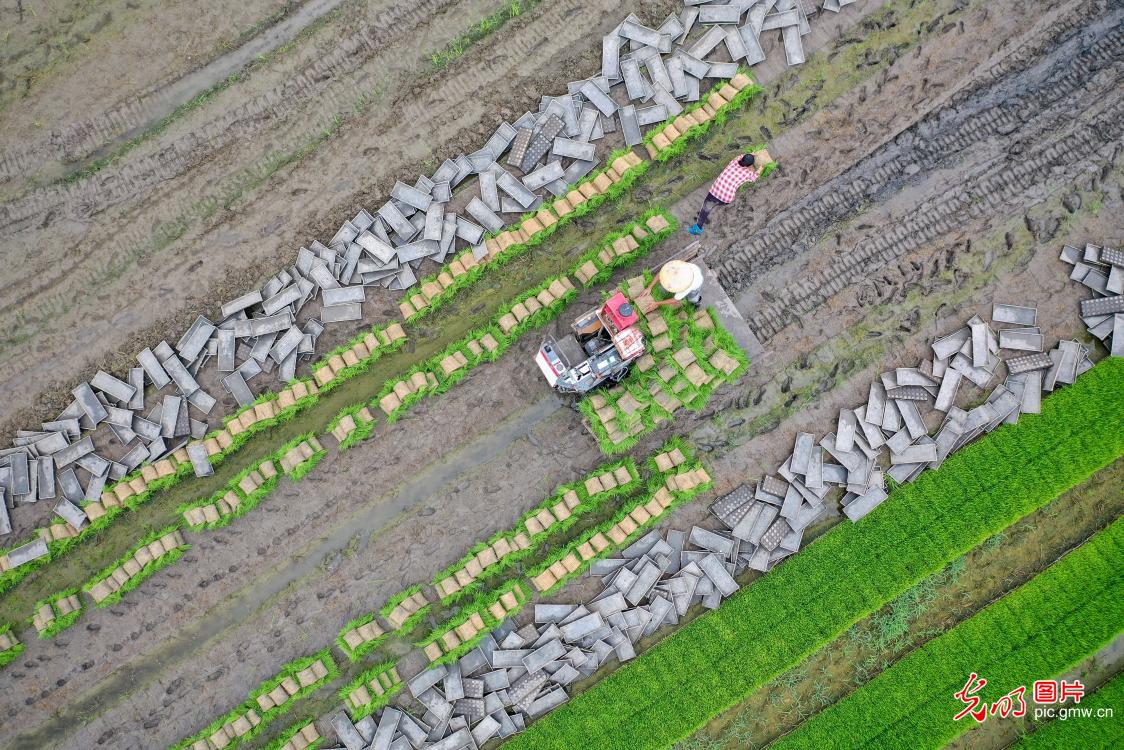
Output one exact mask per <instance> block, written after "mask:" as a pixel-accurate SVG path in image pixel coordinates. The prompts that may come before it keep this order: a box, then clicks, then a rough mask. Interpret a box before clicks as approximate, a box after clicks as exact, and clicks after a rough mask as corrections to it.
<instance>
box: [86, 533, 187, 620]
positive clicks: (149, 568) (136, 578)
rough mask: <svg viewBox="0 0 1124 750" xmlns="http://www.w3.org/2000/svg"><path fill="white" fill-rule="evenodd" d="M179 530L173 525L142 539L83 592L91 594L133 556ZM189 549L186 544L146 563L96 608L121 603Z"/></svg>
mask: <svg viewBox="0 0 1124 750" xmlns="http://www.w3.org/2000/svg"><path fill="white" fill-rule="evenodd" d="M179 528H180V525H179V524H172V525H171V526H166V527H165V528H163V529H160V530H159V531H154V532H152V533H151V534H148V535H147V536H145V537H144V538H143V539H141V541H140V543H139V544H137V545H136V546H135V547H133V548H132V549H131V550H129V551H128V552H126V553H125V554H124V555H122V556H121V557H119V558H117V560H115V561H114V562H112V563H110V564H109V565H107V566H106V567H105V568H103V569H102V571H101V572H100V573H98V574H97V575H96V576H94V577H93V578H91V579H90V580H89V581H88V582H87V583H86V584H85V585H83V586H82V590H83V591H86V592H89V591H90V589H92V588H93V587H94V586H97V585H98V584H99V583H101V582H102V581H104V580H105V579H107V578H109V577H110V575H112V573H113V571H115V570H117V569H118V568H120V567H121V566H122V565H124V564H125V563H127V562H128V561H129V560H132V559H133V556H134V555H135V554H136V553H137V552H138V551H139V550H140V549H141V548H143V547H147V546H148V545H150V544H152V543H153V542H155V541H156V540H157V539H159V538H160V537H162V536H164V535H165V534H171V533H172V532H174V531H178V530H179ZM189 549H191V545H190V544H184V545H181V546H179V547H176V548H175V549H172V550H170V551H167V552H165V553H164V554H162V555H160V556H159V557H157V558H155V559H153V560H152V561H150V562H148V563H146V564H145V565H144V566H143V567H141V569H140V570H138V571H137V572H136V573H134V574H133V575H131V576H129V578H128V580H126V581H125V582H124V583H123V584H121V588H119V589H117V590H116V591H114V592H113V593H112V594H110V595H109V596H107V597H106V598H104V599H102V600H101V601H100V602H97V603H95V604H94V606H95V607H98V608H99V609H104V608H105V607H109V606H112V605H114V604H116V603H117V602H119V601H121V597H123V596H125V594H127V593H129V592H130V591H132V590H133V589H135V588H136V587H137V586H140V585H141V583H143V582H144V580H145V579H146V578H148V577H149V576H151V575H152V574H153V573H155V572H156V571H158V570H160V569H161V568H166V567H168V566H169V565H171V564H172V563H174V562H175V561H176V560H179V559H180V558H181V557H183V555H184V553H185V552H187V550H189Z"/></svg>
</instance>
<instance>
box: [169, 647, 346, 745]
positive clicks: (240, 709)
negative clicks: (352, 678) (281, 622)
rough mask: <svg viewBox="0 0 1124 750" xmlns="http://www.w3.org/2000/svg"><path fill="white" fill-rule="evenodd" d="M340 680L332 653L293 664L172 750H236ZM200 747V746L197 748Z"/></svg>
mask: <svg viewBox="0 0 1124 750" xmlns="http://www.w3.org/2000/svg"><path fill="white" fill-rule="evenodd" d="M338 676H339V669H338V668H337V667H336V663H335V662H334V661H333V660H332V654H331V649H324V650H323V651H319V652H317V653H315V654H312V655H311V656H306V657H304V658H301V659H297V660H295V661H291V662H289V663H288V664H286V665H285V666H284V667H282V668H281V671H280V672H278V673H277V675H275V676H274V677H271V678H270V679H268V680H266V681H265V682H263V683H262V684H261V685H259V686H258V687H257V688H256V689H255V690H254V691H253V692H251V693H250V697H249V698H248V699H247V700H246V701H245V702H244V703H242V704H240V705H238V706H236V707H235V708H232V709H231V710H230V711H228V712H227V713H226V714H224V715H222V716H220V717H219V718H217V719H215V720H214V721H213V722H211V724H210V725H209V726H207V727H206V728H205V729H202V730H200V731H199V732H197V733H196V734H194V735H192V736H191V737H188V738H186V739H183V740H180V741H179V742H177V743H176V744H175V745H172V746H171V748H169V750H188V748H191V750H198V749H199V748H208V749H209V748H216V749H217V748H226V749H227V750H233V749H234V748H236V747H238V746H240V745H243V744H245V743H247V742H249V741H250V740H252V739H253V738H254V737H256V736H258V735H259V734H260V733H261V732H263V731H265V728H266V726H267V725H268V724H269V723H270V722H271V721H273V720H274V719H277V718H278V717H280V716H283V715H284V714H286V713H288V712H289V711H290V710H291V709H292V707H293V706H294V705H295V704H296V703H297V702H298V701H300V700H301V699H302V698H304V697H306V696H308V695H310V694H311V693H313V692H315V691H316V690H317V689H319V688H320V687H321V686H322V685H325V684H327V683H329V682H331V681H332V680H334V679H336V677H338ZM197 743H201V744H197Z"/></svg>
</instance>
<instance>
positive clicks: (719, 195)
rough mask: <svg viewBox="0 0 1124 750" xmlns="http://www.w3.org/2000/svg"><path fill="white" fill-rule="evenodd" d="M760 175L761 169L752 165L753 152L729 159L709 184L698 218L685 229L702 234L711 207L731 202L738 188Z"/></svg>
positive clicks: (755, 179) (754, 180)
mask: <svg viewBox="0 0 1124 750" xmlns="http://www.w3.org/2000/svg"><path fill="white" fill-rule="evenodd" d="M760 176H761V171H760V170H759V169H757V168H756V167H755V166H754V156H753V154H751V153H750V154H746V155H745V156H739V157H738V158H736V159H732V160H730V163H729V164H727V165H726V168H725V169H723V170H722V174H720V175H718V179H717V180H715V181H714V184H713V185H711V186H710V192H709V193H707V194H706V198H704V199H703V204H702V210H700V211H699V218H698V220H696V221H695V225H694V226H693V227H691V228H690V229H688V230H687V231H688V232H690V233H691V234H702V233H703V226H704V225H705V224H706V220H707V218H708V217H709V216H710V211H711V209H713V208H714V207H715V206H726V205H729V204H730V203H733V202H734V197H735V196H736V195H737V193H738V188H740V187H741V186H742V185H744V184H745V183H747V182H756V181H757V178H758V177H760Z"/></svg>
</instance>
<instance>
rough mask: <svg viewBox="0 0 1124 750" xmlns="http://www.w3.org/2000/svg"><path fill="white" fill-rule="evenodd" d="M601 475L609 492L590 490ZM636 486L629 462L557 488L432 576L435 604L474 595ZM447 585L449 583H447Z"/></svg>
mask: <svg viewBox="0 0 1124 750" xmlns="http://www.w3.org/2000/svg"><path fill="white" fill-rule="evenodd" d="M605 475H609V476H611V478H612V479H611V481H612V482H613V486H612V487H611V488H604V487H603V486H602V485H601V483H600V481H598V482H597V484H596V485H595V486H592V487H591V484H590V483H591V480H595V479H598V478H599V477H602V476H605ZM639 486H640V475H639V473H638V472H637V469H636V464H635V463H634V462H633V461H632V459H624V460H622V461H614V462H613V463H610V464H604V465H602V466H600V467H598V468H596V469H594V470H593V471H592V472H590V473H589V474H587V475H586V476H584V477H582V478H581V479H578V480H576V481H574V482H570V483H568V484H564V485H562V486H561V487H559V488H558V489H556V490H555V491H554V493H553V494H552V495H551V496H550V497H548V498H547V499H546V500H544V501H543V502H542V503H540V504H539V505H537V506H536V507H534V508H532V509H531V510H529V511H527V512H526V513H524V514H523V517H522V518H520V519H519V522H518V523H517V524H516V525H515V527H514V528H513V529H511V530H508V531H501V532H499V533H497V534H495V535H494V536H493V537H491V538H490V539H488V540H487V541H484V542H480V543H479V544H477V545H476V546H474V547H473V548H472V549H470V550H469V551H468V553H467V554H465V556H464V557H462V558H461V559H460V560H458V561H457V562H455V563H453V564H452V565H450V566H449V567H448V568H446V569H445V570H443V571H441V572H440V573H438V574H437V575H435V576H434V577H433V586H434V588H435V589H437V592H438V593H439V594H442V596H443V598H442V599H441V603H442V604H452V603H453V602H455V601H457V600H458V599H461V598H463V597H465V596H467V595H469V594H473V593H476V592H477V591H478V590H479V588H480V586H481V585H482V584H483V583H484V582H486V581H488V580H489V579H491V578H494V577H495V576H497V575H499V574H500V573H503V572H504V571H506V570H508V569H509V568H511V566H513V565H515V564H516V563H518V562H520V561H521V560H524V559H526V558H527V557H530V556H532V555H534V554H535V552H536V551H538V550H540V549H542V548H543V546H544V545H545V544H546V543H547V540H548V539H550V538H552V537H555V536H558V535H560V534H563V533H564V532H566V531H567V530H568V529H569V528H570V527H572V526H573V525H574V524H575V523H577V522H578V520H579V519H580V518H581V517H582V516H583V515H585V514H587V513H590V512H592V511H594V510H597V509H598V508H600V507H602V506H604V505H605V504H606V503H608V502H609V501H610V500H613V499H615V498H618V497H622V496H624V495H628V494H630V493H632V492H633V491H634V490H636V489H637V488H638V487H639ZM501 553H502V554H501ZM473 563H475V565H476V566H479V571H477V572H475V573H473V572H472V571H473V570H475V567H473ZM458 573H459V574H460V575H458ZM450 579H451V580H452V581H453V582H454V583H448V582H449V581H450ZM453 585H456V586H457V587H458V588H457V590H456V591H454V592H452V593H446V592H447V591H448V589H449V587H451V586H453Z"/></svg>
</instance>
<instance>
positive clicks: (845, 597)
mask: <svg viewBox="0 0 1124 750" xmlns="http://www.w3.org/2000/svg"><path fill="white" fill-rule="evenodd" d="M1121 389H1124V359H1119V358H1110V359H1107V360H1103V361H1102V362H1100V363H1099V364H1097V365H1096V366H1095V367H1094V368H1093V369H1092V370H1090V371H1089V372H1087V373H1085V374H1084V375H1082V376H1081V377H1080V378H1079V379H1078V381H1077V383H1076V384H1074V385H1072V386H1069V387H1067V388H1064V389H1062V390H1060V391H1057V392H1055V393H1053V394H1051V395H1050V396H1049V397H1048V398H1046V399H1044V400H1043V404H1042V413H1041V414H1038V415H1024V416H1023V417H1022V418H1021V419H1020V420H1019V422H1018V423H1017V424H1014V425H1005V426H1003V427H1000V428H999V429H998V430H996V431H995V432H994V433H993V434H992V435H990V436H988V437H987V438H986V439H984V440H981V441H978V442H976V443H973V444H972V445H970V446H968V447H966V448H964V449H963V450H961V451H959V452H957V453H956V454H954V455H952V456H951V457H949V459H948V460H946V461H945V463H944V465H942V466H941V468H940V469H937V470H935V471H931V472H926V473H924V474H922V475H921V477H919V478H918V480H917V481H915V482H913V483H911V484H908V485H905V486H903V487H899V488H897V489H895V490H894V491H893V493H892V494H891V498H890V499H889V500H888V501H887V502H885V503H883V504H882V505H881V506H879V508H877V509H876V510H875V511H874V512H873V513H871V514H870V515H869V516H867V517H866V518H864V519H863V521H862V522H861V523H857V524H852V523H847V524H841V525H839V526H836V527H835V528H834V529H832V530H831V531H830V532H828V533H827V534H825V535H823V536H822V537H820V538H819V539H817V540H816V541H815V542H813V543H812V544H811V545H809V546H808V548H807V549H805V550H804V551H803V552H802V553H801V554H799V555H796V556H794V557H793V558H792V559H790V560H789V561H787V562H786V563H785V564H784V565H782V566H780V567H778V568H777V569H775V570H774V571H772V572H771V573H770V574H769V575H767V576H765V577H764V578H761V579H760V580H758V581H755V582H754V583H753V585H751V586H747V587H745V588H743V589H742V590H741V591H740V592H738V593H737V594H735V595H734V596H733V597H731V598H730V599H729V600H727V601H726V602H725V603H724V604H723V605H722V606H721V607H720V608H719V609H718V610H716V611H714V612H711V613H707V614H705V615H703V616H701V617H699V618H698V619H696V620H695V621H693V622H691V623H690V624H688V625H686V626H684V627H683V628H681V629H679V630H678V631H676V632H675V633H673V634H672V635H670V636H668V637H667V638H665V639H664V640H663V641H661V642H660V643H659V644H657V645H656V646H655V647H653V648H652V649H650V650H649V651H647V652H646V653H644V654H643V655H642V656H641V657H639V658H637V659H635V660H633V661H631V662H630V663H629V664H627V665H625V666H624V667H623V668H621V669H619V670H618V671H616V672H614V673H613V674H610V675H609V676H608V677H606V678H605V679H604V680H602V681H601V682H600V683H598V684H597V685H595V686H593V687H592V688H590V689H589V690H588V691H586V692H585V693H583V694H581V695H578V696H575V697H574V698H572V699H571V700H570V701H569V702H568V703H567V704H566V705H564V706H562V707H560V708H559V709H557V710H555V711H553V712H551V713H549V714H547V715H546V716H545V717H543V718H542V719H540V720H539V721H537V722H535V723H534V724H533V725H531V727H529V729H528V731H527V732H525V733H523V734H521V735H519V736H518V737H516V738H514V739H512V740H509V741H508V743H506V745H505V747H507V748H509V750H521V749H522V748H528V749H530V748H534V750H553V749H558V750H567V749H568V748H574V747H597V748H599V750H615V749H616V748H625V747H627V748H629V749H630V750H633V749H634V748H663V747H667V746H670V745H672V744H674V743H675V742H676V741H678V740H680V739H682V738H683V737H685V736H687V735H689V734H690V733H691V732H693V731H694V730H695V729H697V728H698V727H700V726H702V725H703V724H705V723H706V722H707V721H709V720H710V719H712V718H714V717H715V716H717V715H718V714H720V713H722V712H723V711H725V710H726V709H728V708H729V707H730V706H732V705H734V704H735V703H737V702H739V701H740V700H741V699H742V698H743V697H744V696H745V695H746V694H748V693H749V692H751V691H753V690H756V689H758V688H760V687H761V686H762V685H764V684H765V683H766V682H768V681H769V680H770V679H772V678H774V677H775V676H777V675H778V674H780V673H781V672H783V671H784V670H786V669H788V668H790V667H792V666H793V665H795V664H797V663H799V662H800V661H802V660H803V659H804V658H805V657H807V656H808V655H809V654H811V653H812V652H814V651H815V650H816V649H818V648H819V647H820V646H822V645H823V644H824V643H827V642H829V641H831V640H833V639H835V638H837V637H838V636H839V635H840V634H841V633H843V632H844V631H845V630H846V629H847V628H849V627H850V626H851V625H853V624H854V623H855V622H857V621H858V620H860V619H862V618H863V617H866V616H869V615H870V614H871V613H872V612H874V611H875V610H877V609H878V608H879V607H881V606H882V605H883V604H885V603H886V602H887V601H890V600H891V599H893V598H894V597H896V596H898V595H900V594H901V593H902V592H903V591H904V590H906V589H908V588H909V587H910V586H912V585H914V584H916V583H917V582H918V581H920V580H922V579H923V578H925V577H927V576H929V575H932V574H933V573H935V572H937V571H938V570H940V569H941V568H942V567H943V566H944V565H945V564H947V562H948V561H949V560H951V559H953V558H955V557H957V556H959V555H961V554H964V553H965V552H966V551H968V550H969V549H971V548H972V547H974V546H975V545H977V544H979V543H980V542H982V541H983V540H985V539H987V538H988V537H990V536H992V535H994V534H996V533H998V532H999V531H1002V530H1003V529H1004V528H1006V527H1007V526H1008V525H1010V524H1011V523H1012V522H1013V521H1015V520H1017V519H1018V518H1021V517H1023V516H1024V515H1026V514H1027V513H1029V512H1031V511H1033V510H1036V509H1037V508H1039V507H1041V506H1042V505H1044V504H1046V503H1047V502H1049V501H1050V500H1052V499H1053V498H1055V497H1057V496H1058V495H1059V494H1060V493H1061V492H1063V491H1064V490H1066V489H1069V488H1070V487H1072V486H1074V485H1075V484H1078V483H1080V482H1081V481H1084V480H1085V479H1086V478H1088V477H1089V476H1090V475H1091V474H1093V473H1094V472H1095V471H1097V470H1098V469H1100V468H1102V467H1103V466H1105V465H1107V464H1108V463H1109V462H1111V461H1113V460H1115V459H1116V458H1118V457H1119V456H1120V455H1122V454H1124V431H1121V430H1120V429H1119V425H1120V424H1121V423H1124V399H1120V398H1119V393H1120V392H1121ZM848 572H850V575H848ZM840 581H848V582H849V586H848V587H843V586H841V585H840V583H839V582H840ZM777 623H782V626H780V627H778V625H777ZM686 674H689V675H691V676H692V680H691V681H689V682H687V683H686V684H683V681H682V676H683V675H686ZM637 726H643V727H644V728H645V730H644V732H642V733H638V732H637V731H635V727H637Z"/></svg>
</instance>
